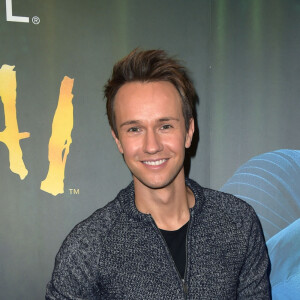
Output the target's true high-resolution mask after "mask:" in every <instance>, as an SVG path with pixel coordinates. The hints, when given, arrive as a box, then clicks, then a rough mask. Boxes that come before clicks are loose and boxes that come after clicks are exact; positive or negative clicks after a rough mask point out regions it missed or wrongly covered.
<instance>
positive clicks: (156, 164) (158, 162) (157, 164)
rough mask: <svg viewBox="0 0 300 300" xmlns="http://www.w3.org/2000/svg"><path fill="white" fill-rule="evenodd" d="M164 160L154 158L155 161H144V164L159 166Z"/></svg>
mask: <svg viewBox="0 0 300 300" xmlns="http://www.w3.org/2000/svg"><path fill="white" fill-rule="evenodd" d="M165 161H167V160H166V159H160V160H156V161H144V164H146V165H150V166H159V165H161V164H163V163H164V162H165Z"/></svg>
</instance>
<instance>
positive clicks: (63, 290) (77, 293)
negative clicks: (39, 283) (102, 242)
mask: <svg viewBox="0 0 300 300" xmlns="http://www.w3.org/2000/svg"><path fill="white" fill-rule="evenodd" d="M92 244H93V243H91V241H90V240H89V239H88V238H86V235H85V234H84V232H83V231H82V230H76V229H75V230H73V232H71V234H70V235H69V236H68V237H67V238H66V240H65V241H64V243H63V245H62V246H61V248H60V250H59V252H58V254H57V256H56V259H55V266H54V270H53V274H52V279H51V281H50V282H49V283H48V285H47V288H46V300H54V299H55V300H67V299H68V300H70V299H72V300H73V299H74V300H75V299H76V300H83V299H100V295H99V290H98V287H97V283H96V281H97V257H98V256H97V255H95V253H94V251H93V247H92Z"/></svg>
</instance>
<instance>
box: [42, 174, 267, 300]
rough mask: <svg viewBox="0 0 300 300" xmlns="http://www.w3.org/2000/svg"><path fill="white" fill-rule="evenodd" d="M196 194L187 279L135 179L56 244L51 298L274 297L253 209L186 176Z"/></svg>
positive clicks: (50, 290)
mask: <svg viewBox="0 0 300 300" xmlns="http://www.w3.org/2000/svg"><path fill="white" fill-rule="evenodd" d="M186 184H187V185H188V186H189V187H190V189H191V190H192V191H193V193H194V195H195V199H196V203H195V206H194V207H193V208H192V209H191V218H190V222H189V228H188V233H187V263H186V270H185V278H184V282H183V281H182V279H181V278H180V275H179V274H178V271H177V269H176V266H175V264H174V261H173V259H172V257H171V255H170V252H169V250H168V248H167V245H166V243H165V241H164V239H163V237H162V235H161V234H160V232H159V230H158V228H157V227H156V225H155V223H154V221H153V219H152V217H151V216H150V215H146V214H143V213H141V212H139V211H138V210H137V209H136V207H135V203H134V187H133V183H131V184H130V185H129V186H128V187H127V188H126V189H124V190H122V191H121V192H120V193H119V194H118V196H117V197H116V198H115V199H114V200H113V201H112V202H110V203H108V204H107V205H106V206H105V207H104V208H101V209H99V210H97V211H96V212H95V213H94V214H92V215H91V216H90V217H89V218H88V219H86V220H84V221H83V222H81V223H80V224H78V225H77V226H76V227H75V228H74V229H73V230H72V232H71V233H70V234H69V236H68V237H67V238H66V239H65V241H64V242H63V245H62V247H61V249H60V250H59V252H58V254H57V256H56V261H55V268H54V271H53V275H52V280H51V281H50V282H49V284H48V285H47V291H46V299H122V300H124V299H133V300H139V299H143V300H148V299H149V300H156V299H166V300H167V299H170V300H177V299H178V300H179V299H180V300H181V299H230V300H232V299H255V300H257V299H270V291H269V280H268V275H267V270H268V268H269V259H268V255H267V251H266V246H265V242H264V238H263V234H262V231H261V227H260V223H259V221H258V218H257V216H256V214H255V212H254V210H253V209H252V208H251V207H250V206H249V205H248V204H247V203H245V202H243V201H242V200H240V199H237V198H236V197H234V196H232V195H229V194H224V193H221V192H217V191H213V190H210V189H205V188H202V187H200V186H199V185H198V184H197V183H195V182H194V181H192V180H189V179H187V180H186Z"/></svg>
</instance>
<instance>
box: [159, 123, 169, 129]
mask: <svg viewBox="0 0 300 300" xmlns="http://www.w3.org/2000/svg"><path fill="white" fill-rule="evenodd" d="M170 128H172V125H170V124H165V125H163V126H162V127H161V129H170Z"/></svg>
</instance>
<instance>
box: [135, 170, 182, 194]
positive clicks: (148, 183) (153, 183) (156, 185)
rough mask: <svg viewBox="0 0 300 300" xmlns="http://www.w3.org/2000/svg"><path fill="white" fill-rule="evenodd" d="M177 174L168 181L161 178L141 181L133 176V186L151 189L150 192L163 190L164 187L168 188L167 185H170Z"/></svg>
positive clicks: (141, 179)
mask: <svg viewBox="0 0 300 300" xmlns="http://www.w3.org/2000/svg"><path fill="white" fill-rule="evenodd" d="M177 175H178V174H176V176H174V177H171V178H168V179H163V178H156V179H152V180H150V179H148V180H147V179H143V178H138V177H136V176H133V180H134V183H135V184H142V185H144V186H145V187H147V188H149V189H152V190H160V189H164V188H166V187H168V186H169V185H171V184H172V183H173V182H174V180H175V178H176V177H177Z"/></svg>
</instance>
